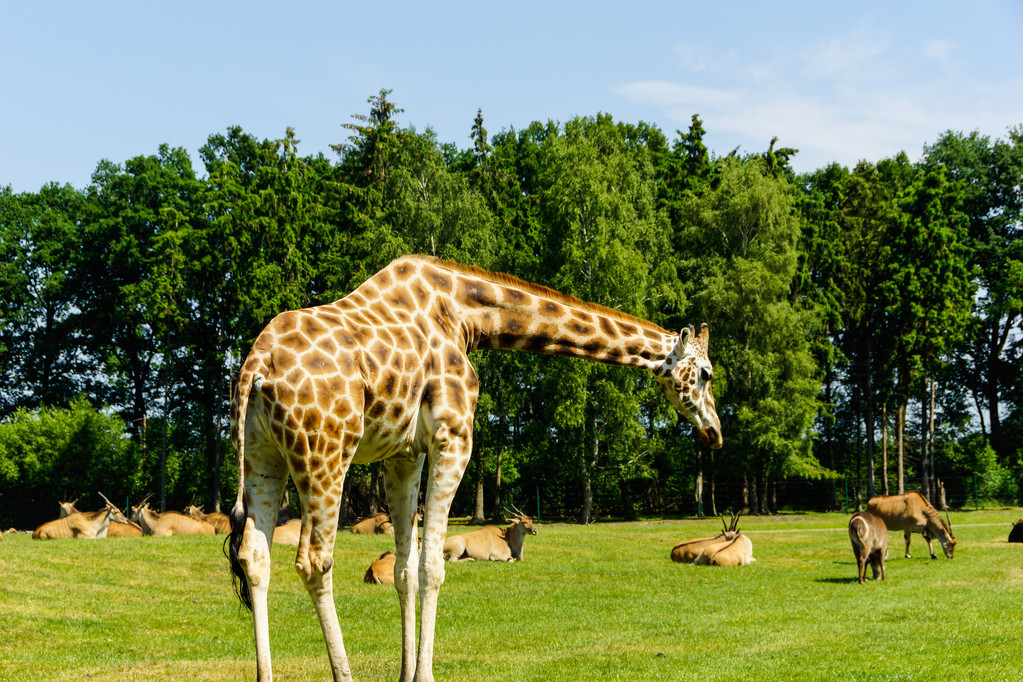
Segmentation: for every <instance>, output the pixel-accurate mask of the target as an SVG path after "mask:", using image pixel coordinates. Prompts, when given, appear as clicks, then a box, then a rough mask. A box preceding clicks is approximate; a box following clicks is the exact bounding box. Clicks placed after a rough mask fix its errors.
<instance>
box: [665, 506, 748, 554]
mask: <svg viewBox="0 0 1023 682" xmlns="http://www.w3.org/2000/svg"><path fill="white" fill-rule="evenodd" d="M738 523H739V514H733V515H732V525H731V526H726V525H725V517H724V516H722V517H721V526H722V528H723V529H724V531H723V532H722V533H721V534H720V535H717V536H715V537H712V538H699V539H696V540H688V541H686V542H681V543H679V544H677V545H675V547H673V548H672V550H671V560H672V561H675V562H677V563H680V564H691V563H693V562H694V561H696V557H698V556H700V554H701V553H702V552H703V550H704V549H705V548H707V547H709V546H710V545H717V544H720V543H722V542H726V541H728V540H732V539H734V538H735V536H736V535H737V534H738V531H737V530H736V525H737V524H738Z"/></svg>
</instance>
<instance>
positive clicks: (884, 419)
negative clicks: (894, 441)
mask: <svg viewBox="0 0 1023 682" xmlns="http://www.w3.org/2000/svg"><path fill="white" fill-rule="evenodd" d="M881 491H882V493H883V494H885V495H887V494H888V403H885V404H884V406H883V407H882V408H881Z"/></svg>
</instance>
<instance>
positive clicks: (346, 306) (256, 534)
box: [229, 256, 723, 682]
mask: <svg viewBox="0 0 1023 682" xmlns="http://www.w3.org/2000/svg"><path fill="white" fill-rule="evenodd" d="M708 344H709V331H708V328H707V326H706V325H704V326H702V327H701V328H700V329H699V331H697V330H696V329H694V328H693V327H685V328H683V329H682V330H681V331H680V332H670V331H668V330H666V329H663V328H661V327H659V326H657V325H655V324H652V323H650V322H647V321H645V320H641V319H640V318H637V317H634V316H631V315H626V314H624V313H620V312H618V311H615V310H612V309H610V308H606V307H603V306H598V305H595V304H591V303H585V302H583V301H580V300H578V299H576V298H573V297H571V296H565V295H564V294H560V293H558V292H556V291H553V290H551V289H548V288H546V287H542V286H538V285H535V284H530V283H528V282H523V281H522V280H519V279H515V278H514V277H509V276H508V275H501V274H495V273H490V272H486V271H484V270H481V269H479V268H473V267H466V266H463V265H459V264H457V263H451V262H445V261H441V260H438V259H436V258H431V257H428V256H406V257H403V258H399V259H397V260H395V261H394V262H392V263H391V264H390V265H388V266H387V267H385V268H383V269H382V270H380V271H379V272H378V273H376V274H375V275H373V276H372V277H370V278H369V279H368V280H366V281H365V282H364V283H363V284H362V285H360V286H359V287H358V289H356V290H355V291H353V292H352V293H351V294H349V295H348V296H346V297H345V298H343V299H341V300H339V301H335V302H334V303H329V304H325V305H320V306H316V307H313V308H306V309H304V310H293V311H288V312H284V313H281V314H280V315H278V316H277V317H275V318H274V319H273V320H271V321H270V323H269V324H268V325H267V326H266V327H265V328H264V329H263V331H261V332H260V334H259V336H258V337H257V338H256V340H255V342H254V343H253V346H252V350H251V351H250V352H249V354H248V356H247V357H246V359H245V362H244V363H243V364H242V367H241V370H240V371H239V374H238V380H237V383H236V385H235V390H234V392H233V395H232V400H231V441H232V444H233V446H234V448H235V453H236V455H237V460H238V467H239V480H238V499H237V502H236V503H235V506H234V508H233V509H232V511H231V541H230V554H229V556H230V561H231V569H232V572H233V573H234V575H235V577H236V578H238V582H237V583H236V585H237V587H238V596H239V597H240V598H241V600H242V603H243V604H244V605H245V606H247V607H248V608H250V609H251V610H252V624H253V634H254V637H255V643H256V668H257V674H258V676H259V678H260V679H269V678H270V677H271V676H272V672H271V660H270V626H269V606H268V602H267V591H268V589H269V582H270V574H271V569H272V565H271V562H270V560H269V555H270V550H269V546H270V544H271V541H272V534H273V528H274V519H275V518H276V517H275V514H276V513H277V504H278V502H279V501H280V499H281V494H282V493H283V491H284V488H285V485H286V484H287V481H288V477H289V476H290V477H291V478H292V480H293V481H294V482H295V487H296V489H297V491H298V494H299V497H300V498H301V499H300V507H301V509H302V538H301V541H300V543H299V546H298V552H297V554H296V557H295V570H296V572H297V573H298V575H299V578H300V579H301V580H302V583H303V585H304V587H305V589H306V591H307V592H308V594H309V596H310V599H311V600H312V602H313V606H314V608H315V610H316V615H317V617H318V618H319V622H320V629H321V631H322V633H323V638H324V642H325V644H326V649H327V655H328V657H329V659H330V666H331V672H332V674H333V676H334V679H335V680H348V679H350V678H351V670H350V668H349V665H348V655H347V653H346V652H345V645H344V638H343V637H342V634H341V626H340V623H339V621H338V617H337V609H336V607H335V605H334V597H333V582H332V573H331V569H332V568H333V566H334V558H333V554H334V543H335V540H336V530H337V519H338V514H339V510H340V505H341V501H342V487H343V485H344V481H345V476H346V473H347V472H348V471H349V468H350V466H351V465H352V464H353V463H356V464H361V463H368V462H378V461H379V462H382V464H383V469H384V471H383V479H384V488H385V490H386V492H387V506H388V508H389V509H390V512H391V519H392V521H393V522H394V531H395V532H394V534H395V553H396V554H397V559H396V565H395V580H394V582H395V590H396V591H397V593H398V602H399V606H400V611H401V631H402V659H401V674H400V677H401V679H402V680H403V681H404V682H412V679H413V678H415V679H416V680H417V682H432V681H433V679H434V677H433V653H434V638H435V634H436V621H437V608H438V601H437V600H438V594H439V592H440V588H441V585H442V584H443V583H444V572H445V569H444V557H443V545H444V538H445V535H446V533H447V522H448V515H449V513H450V511H451V503H452V501H453V499H454V497H455V492H456V491H457V489H458V484H459V482H460V481H461V478H462V474H463V473H464V472H465V468H466V465H467V464H468V461H469V456H470V454H471V453H472V434H473V414H474V412H475V410H476V403H477V400H478V399H479V380H478V377H477V375H476V371H475V370H474V369H473V367H472V363H471V362H470V361H469V357H468V354H469V353H470V352H472V351H476V350H486V349H505V350H519V351H530V352H533V353H542V354H548V355H561V356H570V357H575V358H580V359H585V360H590V361H595V362H603V363H606V364H611V365H617V366H622V367H634V368H637V369H640V370H644V371H647V372H649V373H650V374H651V375H652V376H653V381H654V382H655V383H656V384H658V385H659V387H660V388H661V390H662V391H663V392H664V393H665V395H666V397H667V398H668V400H669V402H670V403H671V404H672V406H674V407H675V408H676V409H677V410H678V411H679V412H680V413H681V414H682V415H683V416H684V417H685V418H686V419H687V420H689V421H690V422H691V423H692V424H693V425H694V427H695V428H696V433H697V435H698V437H699V439H700V440H701V441H702V442H703V443H704V444H705V445H707V446H708V447H711V448H714V449H717V448H720V447H721V446H722V443H723V441H722V436H721V422H720V420H719V418H718V415H717V411H716V409H715V405H714V396H713V392H712V390H711V384H712V380H713V367H712V365H711V362H710V358H709V357H708V351H707V348H708ZM424 467H425V469H424ZM423 481H425V487H426V489H425V495H424V497H423V500H424V502H423V503H424V507H425V508H424V514H423V516H424V522H423V541H422V551H418V550H416V549H415V547H414V546H413V538H414V537H415V536H416V523H415V521H414V518H415V511H416V504H417V502H418V500H419V494H420V488H421V484H422V483H423ZM417 601H418V609H419V618H418V621H419V627H418V647H417V645H416V637H417V627H416V620H417V618H416V610H417V609H416V607H417Z"/></svg>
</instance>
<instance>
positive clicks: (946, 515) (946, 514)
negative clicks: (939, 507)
mask: <svg viewBox="0 0 1023 682" xmlns="http://www.w3.org/2000/svg"><path fill="white" fill-rule="evenodd" d="M945 518H946V519H948V529H949V530H952V515H951V514H949V513H948V510H947V509H946V510H945Z"/></svg>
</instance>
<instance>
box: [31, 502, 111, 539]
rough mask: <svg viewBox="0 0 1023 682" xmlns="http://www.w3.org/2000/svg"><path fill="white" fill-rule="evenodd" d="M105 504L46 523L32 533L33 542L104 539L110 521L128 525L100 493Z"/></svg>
mask: <svg viewBox="0 0 1023 682" xmlns="http://www.w3.org/2000/svg"><path fill="white" fill-rule="evenodd" d="M100 497H102V498H103V501H104V502H106V505H105V506H104V507H103V509H100V510H99V511H95V512H72V513H71V514H68V515H67V516H65V517H63V518H58V519H54V520H53V521H47V522H46V523H44V524H43V525H41V526H39V527H38V528H36V529H35V532H33V533H32V539H33V540H66V539H68V538H87V539H93V538H105V537H106V536H107V529H108V527H109V526H110V522H111V521H115V522H117V523H128V519H126V518H125V517H124V514H123V513H121V510H120V509H118V508H117V507H115V506H114V504H113V503H112V502H111V501H110V500H108V499H107V498H106V497H104V496H103V493H100Z"/></svg>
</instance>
